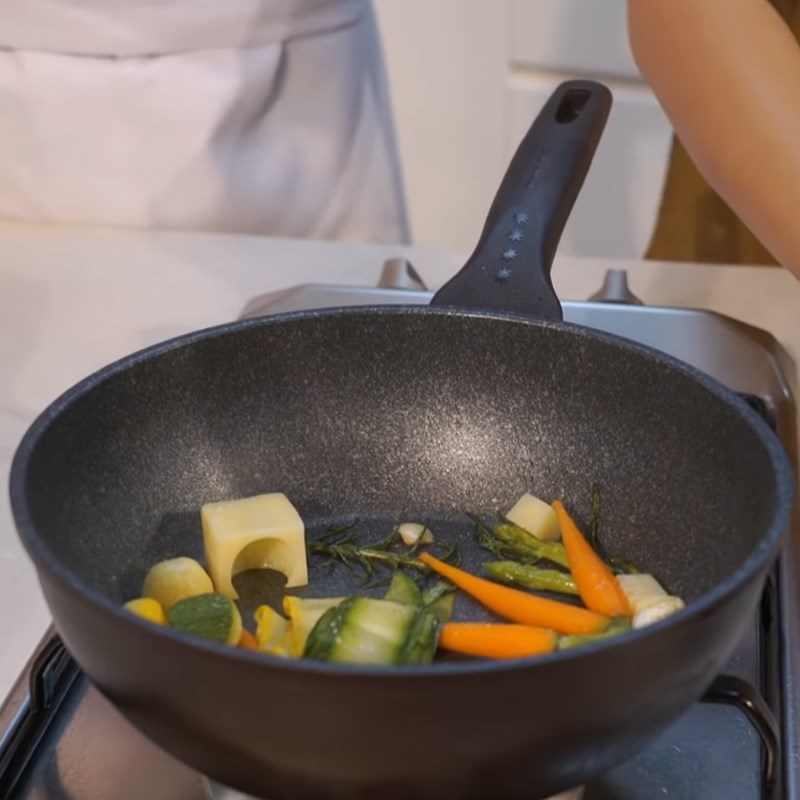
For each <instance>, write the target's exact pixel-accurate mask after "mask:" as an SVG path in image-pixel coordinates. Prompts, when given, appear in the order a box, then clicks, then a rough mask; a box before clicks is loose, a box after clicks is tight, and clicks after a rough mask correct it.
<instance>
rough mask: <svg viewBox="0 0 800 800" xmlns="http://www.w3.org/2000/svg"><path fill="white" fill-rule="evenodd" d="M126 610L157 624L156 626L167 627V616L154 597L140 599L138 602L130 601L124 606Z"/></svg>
mask: <svg viewBox="0 0 800 800" xmlns="http://www.w3.org/2000/svg"><path fill="white" fill-rule="evenodd" d="M123 608H124V609H126V610H128V611H130V612H131V613H132V614H136V616H137V617H141V618H142V619H146V620H148V621H149V622H155V624H156V625H166V624H167V615H166V614H165V613H164V609H163V608H162V607H161V603H159V602H158V600H154V599H153V598H152V597H139V598H137V599H136V600H129V601H128V602H127V603H125V605H124V606H123Z"/></svg>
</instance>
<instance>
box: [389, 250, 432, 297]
mask: <svg viewBox="0 0 800 800" xmlns="http://www.w3.org/2000/svg"><path fill="white" fill-rule="evenodd" d="M378 286H379V287H381V288H383V289H411V290H412V291H418V292H423V291H425V289H426V288H427V287H426V286H425V284H424V282H423V280H422V278H420V276H419V273H418V272H417V271H416V270H415V269H414V267H412V266H411V262H409V261H406V259H405V258H390V259H389V260H388V261H384V262H383V269H382V270H381V277H380V280H379V281H378Z"/></svg>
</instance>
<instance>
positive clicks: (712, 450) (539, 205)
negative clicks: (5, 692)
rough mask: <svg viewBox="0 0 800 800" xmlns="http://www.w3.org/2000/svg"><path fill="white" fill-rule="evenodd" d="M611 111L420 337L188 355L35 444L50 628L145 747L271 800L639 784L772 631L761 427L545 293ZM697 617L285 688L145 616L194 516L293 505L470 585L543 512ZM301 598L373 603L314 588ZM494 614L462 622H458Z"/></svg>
mask: <svg viewBox="0 0 800 800" xmlns="http://www.w3.org/2000/svg"><path fill="white" fill-rule="evenodd" d="M609 107H610V95H609V93H608V91H607V90H606V89H605V88H604V87H602V86H600V85H597V84H594V83H590V82H570V83H566V84H563V85H562V86H560V87H559V88H558V89H557V90H556V92H555V93H554V94H553V96H552V97H551V98H550V100H549V101H548V102H547V104H546V105H545V107H544V109H543V110H542V112H541V114H540V115H539V117H538V118H537V119H536V120H535V122H534V124H533V126H532V128H531V130H530V131H529V133H528V134H527V136H526V138H525V139H524V141H523V142H522V144H521V145H520V148H519V150H518V152H517V153H516V155H515V156H514V159H513V161H512V163H511V165H510V167H509V170H508V173H507V174H506V176H505V178H504V180H503V182H502V184H501V187H500V190H499V192H498V195H497V197H496V199H495V201H494V203H493V205H492V207H491V209H490V212H489V216H488V220H487V222H486V226H485V228H484V231H483V233H482V235H481V238H480V241H479V243H478V245H477V248H476V250H475V252H474V253H473V255H472V256H471V257H470V259H469V261H468V263H467V264H466V266H465V267H464V269H463V270H462V271H461V272H460V273H459V274H458V275H457V276H456V277H455V278H454V279H453V280H452V281H451V282H450V283H449V284H447V285H446V286H445V287H444V288H443V289H441V290H440V292H439V293H438V294H437V295H436V296H435V298H434V300H433V304H432V305H431V307H428V308H417V307H414V308H405V307H381V308H372V309H363V308H358V309H334V310H326V311H313V312H305V313H295V314H287V315H279V316H274V317H265V318H261V319H256V320H249V321H245V322H237V323H234V324H231V325H225V326H222V327H219V328H214V329H211V330H206V331H201V332H198V333H192V334H189V335H187V336H183V337H180V338H178V339H174V340H172V341H169V342H166V343H164V344H160V345H157V346H155V347H152V348H150V349H148V350H145V351H143V352H140V353H138V354H135V355H132V356H130V357H128V358H125V359H123V360H122V361H119V362H117V363H116V364H113V365H111V366H109V367H106V368H105V369H103V370H101V371H100V372H98V373H96V374H95V375H93V376H91V377H89V378H87V379H86V380H84V381H83V382H82V383H80V384H78V385H77V386H75V387H74V388H72V389H71V390H69V391H68V392H67V393H66V394H65V395H63V396H62V397H61V398H59V399H58V400H56V401H55V402H54V403H53V404H52V405H51V406H50V407H49V408H48V409H47V410H46V411H45V412H44V413H43V414H42V415H41V416H40V417H39V419H37V420H36V422H34V424H33V425H32V427H31V428H30V430H29V431H28V432H27V434H26V436H25V438H24V439H23V441H22V443H21V444H20V446H19V449H18V452H17V454H16V457H15V460H14V463H13V467H12V474H11V496H12V505H13V512H14V517H15V520H16V524H17V528H18V530H19V534H20V537H21V539H22V541H23V542H24V545H25V547H26V548H27V550H28V553H29V554H30V556H31V558H32V559H33V560H34V562H35V564H36V567H37V570H38V574H39V579H40V582H41V585H42V589H43V591H44V594H45V597H46V599H47V602H48V604H49V606H50V609H51V611H52V614H53V617H54V620H55V624H56V626H57V628H58V630H59V631H60V633H61V635H62V637H63V639H64V641H65V642H66V644H67V646H68V648H69V649H70V651H71V652H72V654H73V655H74V657H75V658H76V660H77V661H78V663H79V664H80V665H81V667H82V668H83V669H84V670H85V671H86V672H87V673H88V675H89V676H90V678H91V679H92V680H93V681H94V683H95V684H96V685H97V686H98V687H99V688H100V689H101V690H102V691H103V692H104V693H105V694H106V695H107V696H108V697H109V698H110V699H111V701H112V702H113V703H114V704H115V705H116V706H117V708H119V709H120V710H121V711H122V713H123V714H125V715H126V716H127V717H128V718H129V719H130V720H131V721H132V722H133V723H134V724H135V725H136V726H137V727H138V728H140V729H141V730H142V731H143V732H144V733H145V734H147V735H148V736H150V737H151V738H152V739H153V740H154V741H156V742H157V743H158V744H160V745H161V746H163V747H164V748H165V749H166V750H168V751H169V752H171V753H173V754H174V755H176V756H177V757H178V758H181V759H183V760H184V761H186V762H187V763H189V764H190V765H192V766H193V767H195V768H197V769H198V770H200V771H201V772H203V773H205V774H207V775H209V776H211V777H213V778H215V779H216V780H218V781H221V782H222V783H225V784H228V785H230V786H232V787H235V788H238V789H241V790H243V791H247V792H250V793H252V794H255V795H259V796H263V797H268V798H289V799H291V800H299V799H301V798H303V799H304V798H308V799H309V800H311V798H313V800H328V799H329V798H330V800H334V799H339V798H342V799H344V798H348V799H350V798H398V799H399V798H403V800H408V799H409V798H420V799H423V798H424V799H425V800H427V799H429V798H430V799H431V800H433V799H434V798H450V799H451V800H455V799H458V798H464V799H466V798H485V797H493V798H500V799H501V800H502V799H503V798H509V799H511V798H523V797H524V798H531V797H543V796H547V795H549V794H552V793H554V792H556V791H560V790H563V789H565V788H568V787H571V786H574V785H577V784H580V783H582V782H584V781H586V780H587V779H589V778H590V777H592V776H594V775H596V774H598V773H600V772H602V771H604V770H606V769H607V768H609V767H611V766H612V765H613V764H615V763H616V762H619V761H621V760H623V759H625V758H626V757H628V756H630V755H631V754H632V753H634V752H635V751H636V750H637V749H639V748H641V747H642V746H643V745H644V744H646V743H647V742H648V740H649V739H651V738H652V737H654V736H656V735H657V734H658V733H659V732H660V731H661V730H663V729H664V728H665V727H666V726H668V725H669V723H670V722H671V721H673V720H674V719H675V718H676V717H677V716H678V715H680V714H681V712H682V711H684V710H685V709H686V708H687V706H689V705H690V704H691V703H692V702H694V701H695V700H696V699H697V698H699V697H700V696H701V694H702V693H703V691H704V690H705V689H706V687H707V686H708V685H709V684H710V683H711V681H712V680H713V678H714V677H715V675H716V674H717V672H718V671H719V670H720V668H721V666H722V665H723V664H724V662H725V660H726V659H727V657H728V656H729V654H730V653H731V651H732V649H733V648H734V646H735V644H736V643H737V640H738V639H739V638H740V635H741V634H742V632H743V630H744V627H745V626H746V625H747V623H748V621H749V619H750V617H751V614H752V613H753V612H754V609H755V606H756V603H757V601H758V598H759V594H760V592H761V589H762V584H763V582H764V579H765V575H766V572H767V570H768V568H769V567H770V565H771V562H772V561H773V559H774V557H775V555H776V552H777V549H778V546H779V542H780V540H781V537H782V535H783V533H784V532H785V530H786V529H787V526H788V519H789V512H790V506H791V501H792V476H791V473H790V467H789V465H788V462H787V459H786V457H785V455H784V453H783V451H782V449H781V447H780V445H779V443H778V442H777V440H776V439H775V438H774V436H773V435H772V434H771V432H770V431H769V430H768V428H767V426H766V425H765V424H764V423H763V422H762V421H761V420H760V418H759V417H758V416H757V415H756V414H755V413H754V412H753V411H751V409H750V408H748V407H747V405H745V404H744V403H743V402H741V401H740V400H739V399H737V398H736V397H735V396H734V395H733V394H732V393H730V392H729V391H727V390H726V389H725V388H723V387H722V386H720V385H719V384H717V383H716V382H714V381H713V380H711V379H710V378H708V377H707V376H705V375H704V374H702V373H700V372H698V371H696V370H694V369H692V368H690V367H688V366H687V365H685V364H682V363H680V362H678V361H676V360H673V359H671V358H669V357H667V356H666V355H663V354H661V353H659V352H656V351H654V350H650V349H647V348H645V347H642V346H639V345H636V344H634V343H631V342H629V341H627V340H624V339H621V338H616V337H614V336H610V335H607V334H604V333H599V332H596V331H592V330H588V329H585V328H581V327H577V326H574V325H568V324H565V323H563V322H561V321H560V319H561V309H560V305H559V303H558V300H557V298H556V296H555V294H554V292H553V288H552V284H551V282H550V278H549V272H550V265H551V262H552V257H553V253H554V251H555V248H556V244H557V241H558V238H559V236H560V233H561V230H562V228H563V225H564V223H565V221H566V219H567V216H568V213H569V211H570V209H571V206H572V204H573V202H574V200H575V198H576V196H577V194H578V191H579V189H580V186H581V184H582V181H583V178H584V176H585V174H586V171H587V170H588V167H589V163H590V161H591V158H592V155H593V153H594V149H595V146H596V144H597V141H598V139H599V136H600V133H601V131H602V128H603V126H604V123H605V119H606V116H607V114H608V110H609ZM594 482H597V483H599V484H600V485H601V486H602V488H603V492H604V510H603V519H602V526H603V528H602V529H603V536H604V539H605V544H606V546H607V548H608V549H609V550H610V551H612V552H614V553H616V554H619V555H620V556H623V557H624V558H626V559H628V560H630V561H632V562H634V563H636V564H638V565H639V566H640V567H641V568H642V569H644V570H646V571H649V572H652V573H654V574H655V575H656V576H658V578H659V579H660V580H661V581H662V582H663V583H664V584H665V585H666V586H667V587H668V588H669V589H670V590H671V591H672V592H673V593H675V594H679V595H681V596H683V597H684V598H686V600H687V601H688V605H687V608H686V609H685V610H683V611H681V612H679V613H677V614H675V615H674V616H672V617H670V618H668V619H667V620H664V621H662V622H660V623H658V624H656V625H653V626H652V627H650V628H646V629H642V630H638V631H634V632H632V633H628V634H626V635H624V636H621V637H619V638H616V639H611V640H607V641H605V642H600V643H597V644H594V645H591V646H587V647H585V648H582V649H578V650H574V651H566V652H558V653H555V654H553V655H547V656H543V657H539V658H535V659H516V660H510V661H503V662H490V661H472V662H465V663H443V664H434V665H431V666H427V667H409V668H388V667H382V668H381V667H373V668H369V667H363V668H357V667H351V666H341V665H328V664H323V663H316V662H310V661H299V662H289V661H284V660H280V659H275V658H272V657H270V656H267V655H261V654H258V653H253V652H248V651H239V650H233V649H231V648H225V647H223V646H219V645H216V644H214V643H210V642H206V641H202V640H199V639H194V638H190V637H187V636H185V635H183V634H180V633H177V632H174V631H170V630H167V629H164V628H158V627H155V626H152V625H150V624H149V623H147V622H144V621H142V620H140V619H138V618H136V617H134V616H132V615H130V614H128V613H126V612H124V611H123V610H122V609H121V608H120V605H121V603H122V601H124V600H126V599H128V598H130V597H133V596H136V595H137V594H138V592H139V587H140V585H141V580H142V578H143V576H144V574H145V572H146V570H147V569H148V567H149V566H151V565H152V564H153V563H155V562H156V561H157V560H159V559H161V558H165V557H169V556H176V555H193V556H195V557H201V556H202V546H201V534H200V526H199V513H198V512H199V508H200V506H201V505H202V504H203V503H206V502H209V501H215V500H220V499H226V498H232V497H241V496H246V495H251V494H257V493H260V492H264V491H284V492H286V493H287V494H288V496H289V497H290V498H291V500H292V501H293V502H294V503H295V505H296V506H297V507H298V509H299V511H300V513H301V515H302V517H303V518H304V520H305V522H306V525H307V529H308V536H309V538H310V539H313V538H314V537H315V536H317V535H319V533H320V532H321V531H323V530H325V529H326V528H327V527H328V526H329V525H331V524H337V523H339V522H342V521H348V520H351V519H353V518H355V517H358V518H359V519H360V520H361V521H362V524H367V525H368V527H369V528H370V530H371V531H375V532H380V531H383V532H386V531H387V530H389V529H390V526H391V525H393V524H394V523H395V522H397V521H398V519H400V518H401V517H411V518H416V519H426V520H429V522H430V524H431V526H432V527H433V528H434V530H435V531H436V532H437V535H439V537H440V539H441V540H442V541H449V542H456V543H458V544H459V546H460V547H461V551H462V557H463V559H464V562H465V565H466V567H468V568H471V569H474V570H479V569H480V563H481V561H482V560H485V554H483V555H482V554H481V553H480V551H479V550H478V549H477V547H476V546H475V545H474V543H473V536H472V531H471V525H470V524H469V523H468V522H467V520H466V516H465V512H468V511H471V512H477V513H480V514H484V515H490V514H494V513H495V512H496V511H497V510H498V509H504V508H507V507H509V505H510V504H511V503H512V501H513V500H515V499H516V497H517V496H518V495H519V494H520V493H522V492H523V491H526V490H528V491H534V492H535V493H536V494H538V495H541V496H543V497H546V498H553V497H561V498H565V499H566V501H567V503H568V504H569V505H570V506H571V507H572V508H573V509H574V510H575V512H576V513H577V514H578V517H579V518H580V519H581V520H582V521H583V522H584V523H585V522H586V512H587V510H588V509H587V507H588V505H589V498H588V497H587V495H589V494H590V492H591V488H590V487H591V485H592V483H594ZM315 563H316V562H315V561H314V560H313V559H312V562H311V570H312V583H311V586H310V587H309V588H308V589H307V590H306V593H307V594H308V595H309V596H313V595H316V596H326V595H330V594H334V593H335V594H342V593H345V592H354V591H361V589H360V587H359V586H358V583H357V581H356V579H354V577H353V576H352V575H350V574H349V573H347V572H346V571H339V572H337V571H334V572H333V573H330V574H329V573H327V572H324V571H323V570H321V569H319V568H318V567H317V568H315ZM479 613H480V612H479V611H478V610H477V609H476V607H475V606H473V605H471V604H470V603H468V602H467V601H466V600H464V599H463V598H459V601H458V605H457V609H456V614H457V616H458V617H466V618H469V617H473V616H477V615H478V614H479Z"/></svg>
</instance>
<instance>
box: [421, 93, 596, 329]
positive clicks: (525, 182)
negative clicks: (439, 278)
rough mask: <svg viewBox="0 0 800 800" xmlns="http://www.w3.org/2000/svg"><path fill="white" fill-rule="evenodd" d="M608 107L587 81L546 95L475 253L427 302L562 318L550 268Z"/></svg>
mask: <svg viewBox="0 0 800 800" xmlns="http://www.w3.org/2000/svg"><path fill="white" fill-rule="evenodd" d="M610 108H611V92H609V90H608V89H607V88H606V87H605V86H603V85H602V84H599V83H594V82H593V81H567V82H566V83H562V84H561V85H560V86H559V87H558V88H557V89H556V90H555V92H553V94H552V95H551V96H550V99H549V100H548V101H547V103H545V105H544V108H542V110H541V111H540V112H539V116H537V117H536V119H535V120H534V122H533V125H531V128H530V130H529V131H528V133H527V135H526V136H525V138H524V139H523V140H522V144H520V146H519V147H518V148H517V152H516V153H515V154H514V158H513V159H512V160H511V164H510V165H509V167H508V170H507V171H506V174H505V177H504V178H503V182H502V183H501V184H500V188H499V189H498V190H497V195H496V196H495V198H494V202H493V203H492V207H491V208H490V209H489V215H488V217H487V218H486V224H485V225H484V227H483V233H482V234H481V238H480V240H479V242H478V244H477V246H476V248H475V252H473V254H472V255H471V256H470V258H469V260H468V261H467V263H466V264H465V265H464V267H463V268H462V269H461V271H460V272H459V273H458V274H457V275H456V276H455V277H453V278H451V280H450V281H448V282H447V283H446V284H445V285H444V286H443V287H442V288H441V289H439V291H438V292H437V293H436V294H435V295H434V297H433V300H432V301H431V305H435V306H460V307H467V308H482V309H490V310H493V311H512V312H520V313H524V314H527V315H530V316H535V317H540V318H543V319H562V313H561V304H560V303H559V302H558V297H557V296H556V293H555V291H554V290H553V283H552V281H551V279H550V268H551V267H552V265H553V256H554V254H555V251H556V247H557V246H558V240H559V239H560V238H561V233H562V231H563V230H564V225H565V224H566V222H567V218H568V217H569V214H570V211H571V210H572V206H573V205H574V203H575V199H576V198H577V196H578V192H579V191H580V189H581V186H582V185H583V181H584V178H585V177H586V173H587V172H588V171H589V165H590V164H591V163H592V157H593V156H594V151H595V149H596V148H597V143H598V142H599V141H600V136H601V134H602V132H603V128H605V124H606V120H607V119H608V112H609V110H610Z"/></svg>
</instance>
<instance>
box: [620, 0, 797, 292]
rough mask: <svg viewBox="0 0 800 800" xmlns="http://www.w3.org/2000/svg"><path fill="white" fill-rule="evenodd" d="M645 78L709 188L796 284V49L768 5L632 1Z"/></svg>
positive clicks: (725, 0)
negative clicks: (715, 192) (721, 199)
mask: <svg viewBox="0 0 800 800" xmlns="http://www.w3.org/2000/svg"><path fill="white" fill-rule="evenodd" d="M628 26H629V31H630V39H631V47H632V48H633V52H634V56H635V58H636V61H637V63H638V64H639V68H640V69H641V71H642V73H643V75H644V76H645V77H646V78H647V80H648V81H649V82H650V84H651V85H652V87H653V90H654V91H655V93H656V95H657V96H658V98H659V100H660V102H661V104H662V105H663V107H664V109H665V111H666V112H667V114H668V115H669V117H670V119H671V120H672V123H673V125H674V126H675V130H676V132H677V133H678V135H679V136H680V138H681V141H682V142H683V144H684V145H685V147H686V149H687V150H688V152H689V154H690V155H691V156H692V158H693V160H694V161H695V163H696V164H697V167H698V169H699V170H700V171H701V172H702V173H703V175H704V176H705V178H706V180H708V182H709V183H710V184H711V185H712V186H713V187H714V189H716V190H717V191H718V192H719V194H720V195H722V197H723V198H724V199H725V200H726V201H727V202H728V204H729V205H730V206H731V207H732V208H733V209H734V210H735V211H736V213H737V214H738V215H739V216H740V217H741V218H742V219H743V220H744V222H745V223H746V224H747V225H748V226H749V227H750V228H751V229H752V230H753V232H754V233H755V234H756V236H758V237H759V239H761V241H762V242H763V244H764V245H765V246H766V247H767V248H768V249H769V250H770V251H771V252H772V254H773V255H774V256H775V257H776V259H777V260H778V261H780V262H781V263H782V264H783V265H784V266H786V267H788V268H789V269H791V270H792V271H793V272H794V273H795V275H797V276H798V277H800V47H798V45H797V42H796V41H795V39H794V37H793V36H792V33H791V31H790V30H789V29H788V28H787V27H786V26H785V25H784V23H783V21H782V20H781V19H780V17H779V16H778V15H777V13H776V12H775V11H774V9H773V8H772V7H771V6H770V5H769V3H768V2H767V0H628Z"/></svg>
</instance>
